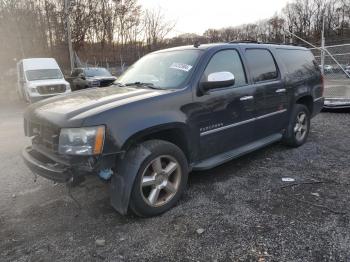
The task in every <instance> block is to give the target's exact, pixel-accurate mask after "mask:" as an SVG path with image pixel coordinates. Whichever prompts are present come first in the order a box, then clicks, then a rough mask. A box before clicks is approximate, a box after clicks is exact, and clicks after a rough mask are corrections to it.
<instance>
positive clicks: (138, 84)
mask: <svg viewBox="0 0 350 262" xmlns="http://www.w3.org/2000/svg"><path fill="white" fill-rule="evenodd" d="M124 86H139V87H148V88H151V89H156V90H164V88H161V87H158V86H155V85H154V84H153V83H144V82H133V83H126V84H124Z"/></svg>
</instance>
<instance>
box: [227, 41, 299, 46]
mask: <svg viewBox="0 0 350 262" xmlns="http://www.w3.org/2000/svg"><path fill="white" fill-rule="evenodd" d="M239 43H242V44H245V43H248V44H249V43H251V44H267V45H292V46H302V45H300V44H297V43H277V42H260V41H256V40H235V41H230V42H229V44H239Z"/></svg>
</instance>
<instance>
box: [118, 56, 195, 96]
mask: <svg viewBox="0 0 350 262" xmlns="http://www.w3.org/2000/svg"><path fill="white" fill-rule="evenodd" d="M199 55H200V51H199V50H179V51H169V52H161V53H153V54H149V55H146V56H144V57H143V58H141V59H140V60H139V61H137V62H136V63H135V64H133V65H132V66H131V67H129V69H128V70H127V71H126V72H125V73H124V74H123V75H121V76H120V77H119V79H118V82H119V83H121V84H130V83H149V84H152V85H153V86H154V87H158V88H162V89H173V88H180V87H181V85H182V84H183V83H184V82H185V81H186V79H187V78H188V76H189V75H190V73H191V71H192V70H193V67H194V65H195V63H196V61H197V59H198V57H199Z"/></svg>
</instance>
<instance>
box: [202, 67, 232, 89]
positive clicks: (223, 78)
mask: <svg viewBox="0 0 350 262" xmlns="http://www.w3.org/2000/svg"><path fill="white" fill-rule="evenodd" d="M234 84H235V76H234V75H233V74H232V73H231V72H215V73H211V74H209V75H208V80H207V81H204V82H201V83H200V84H199V88H200V90H201V91H202V92H203V93H206V92H208V91H209V90H211V89H216V88H223V87H229V86H232V85H234Z"/></svg>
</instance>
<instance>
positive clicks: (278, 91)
mask: <svg viewBox="0 0 350 262" xmlns="http://www.w3.org/2000/svg"><path fill="white" fill-rule="evenodd" d="M285 92H286V89H285V88H280V89H277V90H276V93H285Z"/></svg>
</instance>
